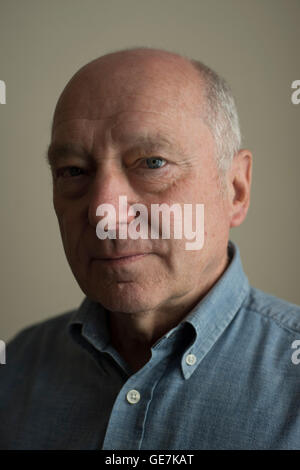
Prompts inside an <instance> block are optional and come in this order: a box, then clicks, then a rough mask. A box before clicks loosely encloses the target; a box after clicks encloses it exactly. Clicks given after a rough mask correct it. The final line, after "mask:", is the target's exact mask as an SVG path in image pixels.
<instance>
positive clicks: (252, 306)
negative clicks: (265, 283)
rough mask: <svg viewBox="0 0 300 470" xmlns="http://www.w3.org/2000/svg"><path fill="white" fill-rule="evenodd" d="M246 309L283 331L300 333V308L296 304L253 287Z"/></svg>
mask: <svg viewBox="0 0 300 470" xmlns="http://www.w3.org/2000/svg"><path fill="white" fill-rule="evenodd" d="M244 307H245V308H246V310H247V311H249V312H252V313H253V314H254V315H255V314H257V315H259V316H260V317H261V318H264V319H265V320H266V321H267V323H271V324H274V325H275V324H276V325H277V326H278V327H280V328H281V329H282V330H285V331H290V332H293V333H300V306H298V305H296V304H293V303H290V302H288V301H286V300H284V299H281V298H279V297H275V296H274V295H271V294H267V293H266V292H263V291H262V290H260V289H257V288H255V287H251V288H250V291H249V295H248V297H247V300H246V302H245V304H244Z"/></svg>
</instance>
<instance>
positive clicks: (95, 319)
mask: <svg viewBox="0 0 300 470" xmlns="http://www.w3.org/2000/svg"><path fill="white" fill-rule="evenodd" d="M228 256H229V259H231V261H230V263H229V265H228V267H227V269H226V271H225V272H224V273H223V275H222V276H221V277H220V279H219V280H218V281H217V282H216V284H215V285H214V286H213V287H212V289H211V290H210V291H209V292H208V293H207V294H206V295H205V296H204V297H203V299H201V301H200V302H199V303H198V304H197V305H196V306H195V307H194V308H193V309H192V310H191V312H190V313H189V314H188V315H187V316H186V317H185V318H184V319H183V320H182V321H181V323H180V324H179V325H177V326H176V327H175V328H173V329H172V330H170V331H169V332H168V333H166V335H165V336H164V337H163V340H165V339H167V338H168V337H169V336H171V335H172V336H173V333H174V331H175V332H176V331H177V330H180V329H181V330H182V326H183V325H184V324H189V325H191V326H192V329H193V330H194V341H193V342H192V343H191V345H190V346H189V348H188V349H186V350H185V352H184V353H183V355H182V357H181V369H182V373H183V376H184V378H185V379H188V378H189V377H190V376H191V375H192V374H193V372H194V371H195V370H196V368H197V366H198V365H199V363H200V362H201V360H202V359H203V358H204V357H205V355H206V354H207V353H208V352H209V350H210V349H211V348H212V347H213V345H214V344H215V343H216V341H217V340H218V338H219V337H220V336H221V334H222V333H223V332H224V330H225V329H226V327H227V326H228V325H229V323H230V322H231V320H232V319H233V318H234V316H235V314H236V313H237V312H238V310H239V308H240V307H241V305H242V303H243V301H244V299H245V298H246V296H247V293H248V291H249V287H250V286H249V282H248V279H247V277H246V275H245V273H244V270H243V267H242V262H241V258H240V252H239V249H238V247H237V245H235V244H234V243H233V242H231V241H229V243H228ZM68 328H69V332H70V334H71V336H72V338H73V339H74V340H75V341H76V342H77V343H78V344H80V345H81V346H82V347H84V348H85V349H87V350H88V351H89V352H90V353H92V354H93V355H97V354H99V353H97V351H104V350H106V348H107V345H108V344H109V343H110V333H109V326H108V312H107V310H106V309H105V308H104V307H103V306H102V305H101V304H99V303H96V302H93V301H92V300H90V299H88V298H87V297H86V298H85V299H84V301H83V302H82V304H81V305H80V307H79V309H78V310H76V311H75V313H74V314H73V315H72V317H71V319H70V321H69V323H68ZM183 330H184V328H183ZM185 331H186V330H185ZM159 343H161V340H159V341H158V342H157V343H155V345H154V346H153V348H154V349H155V348H156V347H157V346H158V345H159ZM95 348H96V350H97V351H95ZM188 355H189V358H188V359H191V358H192V360H190V361H189V360H187V359H186V358H187V356H188ZM191 355H192V356H191Z"/></svg>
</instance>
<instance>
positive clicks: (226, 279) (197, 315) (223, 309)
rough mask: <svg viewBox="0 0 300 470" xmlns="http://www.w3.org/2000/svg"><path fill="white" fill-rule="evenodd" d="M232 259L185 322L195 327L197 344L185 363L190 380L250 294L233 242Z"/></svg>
mask: <svg viewBox="0 0 300 470" xmlns="http://www.w3.org/2000/svg"><path fill="white" fill-rule="evenodd" d="M228 256H229V259H231V261H230V263H229V265H228V267H227V269H226V271H225V272H224V273H223V275H222V276H221V277H220V279H219V280H218V281H217V282H216V284H215V285H214V286H213V287H212V288H211V290H210V291H209V292H208V293H207V294H206V295H205V296H204V297H203V299H201V301H200V302H199V303H198V304H197V305H196V306H195V307H194V308H193V310H192V311H191V312H190V313H189V314H188V315H187V317H185V319H184V320H183V322H184V323H189V324H191V325H192V326H193V328H194V331H195V333H196V334H195V340H194V343H193V344H192V345H191V346H190V347H189V348H188V350H187V351H185V353H184V354H183V356H182V359H181V368H182V373H183V375H184V377H185V378H186V379H188V378H189V377H190V376H191V375H192V374H193V372H194V371H195V370H196V368H197V366H198V365H199V363H200V362H201V361H202V359H203V358H204V357H205V355H206V354H207V353H208V352H209V350H210V349H211V348H212V347H213V345H214V344H215V343H216V341H217V340H218V338H219V337H220V336H221V334H222V333H223V332H224V330H225V329H226V328H227V326H228V325H229V323H230V322H231V321H232V319H233V318H234V316H235V315H236V313H237V312H238V310H239V309H240V307H241V305H242V303H243V301H244V300H245V298H246V297H247V294H248V292H249V289H250V285H249V281H248V279H247V277H246V275H245V273H244V270H243V266H242V262H241V258H240V252H239V249H238V247H237V245H235V244H234V243H233V242H231V241H229V243H228ZM187 355H193V356H195V357H194V358H193V357H192V359H193V360H194V361H195V362H194V364H191V365H189V364H188V362H193V360H192V361H188V360H187V359H186V358H187Z"/></svg>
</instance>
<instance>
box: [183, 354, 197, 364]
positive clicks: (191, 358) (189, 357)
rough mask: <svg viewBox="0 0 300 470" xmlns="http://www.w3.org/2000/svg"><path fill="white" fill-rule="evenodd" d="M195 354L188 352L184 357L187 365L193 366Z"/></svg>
mask: <svg viewBox="0 0 300 470" xmlns="http://www.w3.org/2000/svg"><path fill="white" fill-rule="evenodd" d="M196 360H197V359H196V356H195V354H188V355H187V356H186V358H185V362H186V363H187V364H188V365H189V366H193V365H194V364H195V362H196Z"/></svg>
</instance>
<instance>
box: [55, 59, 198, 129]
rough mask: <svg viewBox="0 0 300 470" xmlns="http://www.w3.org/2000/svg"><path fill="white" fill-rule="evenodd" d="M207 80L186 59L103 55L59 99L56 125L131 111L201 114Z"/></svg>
mask: <svg viewBox="0 0 300 470" xmlns="http://www.w3.org/2000/svg"><path fill="white" fill-rule="evenodd" d="M203 108H204V99H203V85H202V84H201V80H200V77H199V75H198V73H197V72H196V71H195V70H194V69H193V67H192V65H191V64H189V63H187V61H186V60H183V59H182V60H179V61H178V60H177V61H176V60H171V61H170V60H169V61H168V60H165V59H157V58H156V59H155V60H153V59H152V60H136V58H131V60H128V59H127V60H125V61H124V60H123V61H120V59H119V61H117V60H116V59H115V60H114V61H112V60H110V61H109V60H108V61H105V60H103V61H102V62H101V61H99V62H95V63H91V64H89V65H88V66H86V67H84V68H83V69H81V70H80V71H79V72H78V73H77V74H75V76H74V77H73V78H72V79H71V80H70V82H69V83H68V84H67V86H66V88H65V89H64V91H63V93H62V94H61V96H60V98H59V101H58V103H57V106H56V109H55V114H54V119H53V129H55V127H57V126H59V124H60V123H62V122H65V121H69V120H73V119H91V120H97V119H107V118H111V117H113V116H114V115H116V114H120V113H122V112H124V113H126V112H128V111H137V112H138V111H140V110H141V111H145V110H149V112H152V113H155V112H157V113H164V114H166V115H168V113H172V114H173V115H174V113H176V112H177V113H178V115H180V116H182V114H183V113H184V114H185V113H186V114H192V115H195V116H196V115H198V116H199V114H200V113H201V110H202V109H203Z"/></svg>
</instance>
